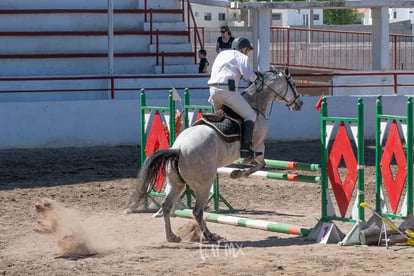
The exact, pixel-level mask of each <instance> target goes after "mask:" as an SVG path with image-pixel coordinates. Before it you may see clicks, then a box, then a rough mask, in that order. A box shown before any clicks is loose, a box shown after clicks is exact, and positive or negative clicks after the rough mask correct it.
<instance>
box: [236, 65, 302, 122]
mask: <svg viewBox="0 0 414 276" xmlns="http://www.w3.org/2000/svg"><path fill="white" fill-rule="evenodd" d="M277 76H279V77H280V78H282V77H284V78H285V79H286V83H287V85H286V90H285V93H284V94H283V95H282V96H281V95H279V93H277V92H276V91H275V89H273V87H271V86H267V87H268V88H269V89H270V90H271V91H272V92H273V94H274V95H275V99H277V100H278V101H280V102H281V103H283V104H285V105H286V106H288V107H289V108H291V106H292V105H294V104H295V103H296V100H297V99H298V98H299V97H300V95H299V93H296V95H295V97H293V98H292V99H291V100H290V101H287V100H286V98H285V97H286V95H287V94H288V92H289V87H290V88H291V90H292V91H296V89H295V82H294V80H293V78H292V76H291V75H288V76H287V75H286V74H284V73H283V72H282V71H280V72H279V73H278V74H277ZM255 86H256V97H257V95H258V94H259V93H261V92H262V91H263V87H264V78H260V79H258V81H257V82H256V84H255ZM243 93H245V92H243ZM273 103H274V101H272V104H271V106H270V110H269V112H268V114H267V115H266V114H264V113H263V112H261V111H260V110H258V109H257V108H255V107H252V109H253V110H254V111H256V113H257V114H258V115H262V116H263V117H264V118H265V119H266V120H269V117H270V115H271V114H272V110H273Z"/></svg>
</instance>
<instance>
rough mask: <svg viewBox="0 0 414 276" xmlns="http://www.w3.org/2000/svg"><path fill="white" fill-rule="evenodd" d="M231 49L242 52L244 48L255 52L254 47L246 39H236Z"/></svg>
mask: <svg viewBox="0 0 414 276" xmlns="http://www.w3.org/2000/svg"><path fill="white" fill-rule="evenodd" d="M231 48H232V49H233V50H240V49H243V48H249V50H253V46H252V44H251V43H250V41H249V40H248V39H247V38H244V37H236V38H235V39H234V40H233V43H232V44H231Z"/></svg>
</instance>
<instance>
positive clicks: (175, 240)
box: [167, 235, 181, 242]
mask: <svg viewBox="0 0 414 276" xmlns="http://www.w3.org/2000/svg"><path fill="white" fill-rule="evenodd" d="M167 241H168V242H181V238H180V237H179V236H177V235H172V236H169V237H167Z"/></svg>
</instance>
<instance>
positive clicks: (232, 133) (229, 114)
mask: <svg viewBox="0 0 414 276" xmlns="http://www.w3.org/2000/svg"><path fill="white" fill-rule="evenodd" d="M196 125H208V126H210V127H212V128H213V129H214V130H216V131H217V133H218V134H219V135H220V136H221V137H222V138H223V139H224V141H225V142H227V143H232V142H235V141H240V140H241V134H242V127H243V118H242V117H240V115H238V114H237V113H236V112H234V111H233V110H232V109H231V108H230V107H228V106H225V105H223V107H222V108H221V109H219V110H217V112H216V113H214V114H212V113H207V114H202V117H201V118H200V119H199V120H198V121H196V122H194V124H193V126H196Z"/></svg>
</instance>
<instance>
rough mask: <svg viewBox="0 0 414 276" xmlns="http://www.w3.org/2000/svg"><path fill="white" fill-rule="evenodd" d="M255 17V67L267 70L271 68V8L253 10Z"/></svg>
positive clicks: (253, 16) (255, 68)
mask: <svg viewBox="0 0 414 276" xmlns="http://www.w3.org/2000/svg"><path fill="white" fill-rule="evenodd" d="M252 12H253V14H252V19H253V26H252V27H253V46H254V56H253V68H254V70H259V71H267V70H269V68H270V31H269V30H270V19H271V13H272V10H271V9H267V8H259V9H253V10H252Z"/></svg>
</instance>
